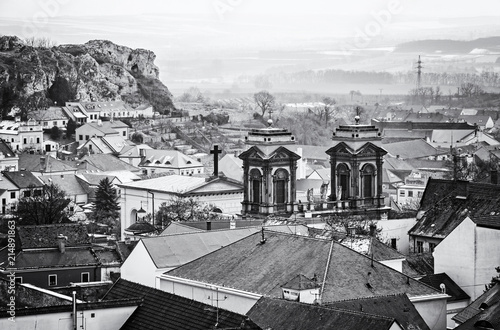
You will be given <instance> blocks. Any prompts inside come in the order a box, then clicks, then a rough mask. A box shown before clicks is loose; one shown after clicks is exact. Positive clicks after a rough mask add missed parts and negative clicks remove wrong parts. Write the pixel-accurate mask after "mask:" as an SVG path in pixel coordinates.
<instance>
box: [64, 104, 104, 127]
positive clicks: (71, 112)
mask: <svg viewBox="0 0 500 330" xmlns="http://www.w3.org/2000/svg"><path fill="white" fill-rule="evenodd" d="M61 109H62V111H64V113H65V114H66V116H67V117H68V118H69V119H71V120H73V121H74V122H75V123H77V124H78V125H84V124H85V123H86V122H87V120H90V118H89V117H92V119H94V115H93V114H92V115H91V116H90V115H89V114H88V113H87V111H86V110H85V109H84V108H83V107H82V106H81V105H80V104H79V103H77V102H66V103H65V105H64V106H63V107H61ZM88 118H89V119H88ZM97 119H99V118H98V114H96V117H95V121H97Z"/></svg>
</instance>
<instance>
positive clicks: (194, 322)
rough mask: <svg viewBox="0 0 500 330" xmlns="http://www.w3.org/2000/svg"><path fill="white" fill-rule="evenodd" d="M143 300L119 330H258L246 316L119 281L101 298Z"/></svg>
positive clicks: (122, 280)
mask: <svg viewBox="0 0 500 330" xmlns="http://www.w3.org/2000/svg"><path fill="white" fill-rule="evenodd" d="M134 297H137V298H142V299H143V303H142V304H141V306H139V308H137V309H136V310H135V312H134V313H133V314H132V315H131V316H130V317H129V318H128V320H127V321H126V322H125V324H124V325H123V326H122V327H121V329H123V330H149V329H178V330H182V329H186V330H197V329H199V330H207V329H212V328H214V326H215V324H216V322H217V320H218V326H217V328H218V329H235V330H237V329H255V330H258V329H261V328H260V327H258V326H256V325H255V324H254V323H253V322H252V321H251V320H248V318H247V317H246V316H245V315H240V314H236V313H234V312H230V311H227V310H224V309H218V310H216V309H215V308H214V307H212V306H209V305H206V304H203V303H200V302H197V301H194V300H190V299H187V298H184V297H181V296H176V295H173V294H170V293H168V292H164V291H161V290H156V289H153V288H150V287H147V286H144V285H141V284H137V283H133V282H129V281H126V280H124V279H119V280H118V281H117V282H116V283H115V284H114V285H113V287H112V288H111V289H110V290H109V292H108V293H107V294H106V296H105V297H104V301H106V300H109V299H129V298H134Z"/></svg>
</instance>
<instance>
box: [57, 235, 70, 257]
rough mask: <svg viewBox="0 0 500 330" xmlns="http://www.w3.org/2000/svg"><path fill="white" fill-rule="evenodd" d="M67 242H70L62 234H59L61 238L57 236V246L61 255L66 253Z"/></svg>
mask: <svg viewBox="0 0 500 330" xmlns="http://www.w3.org/2000/svg"><path fill="white" fill-rule="evenodd" d="M67 240H68V237H67V236H64V235H62V234H59V236H57V245H58V247H59V251H60V252H61V253H64V252H66V241H67Z"/></svg>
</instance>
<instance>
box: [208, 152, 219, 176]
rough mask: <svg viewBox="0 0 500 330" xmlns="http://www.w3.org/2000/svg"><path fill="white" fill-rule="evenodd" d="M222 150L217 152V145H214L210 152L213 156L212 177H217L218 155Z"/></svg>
mask: <svg viewBox="0 0 500 330" xmlns="http://www.w3.org/2000/svg"><path fill="white" fill-rule="evenodd" d="M220 153H222V150H219V146H218V145H214V150H210V154H213V155H214V176H216V177H217V176H219V154H220Z"/></svg>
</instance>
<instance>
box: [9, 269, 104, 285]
mask: <svg viewBox="0 0 500 330" xmlns="http://www.w3.org/2000/svg"><path fill="white" fill-rule="evenodd" d="M87 272H88V273H89V281H90V282H94V281H100V280H101V270H100V269H98V268H96V267H81V268H76V267H71V268H69V267H68V268H55V269H50V270H42V271H38V270H28V271H23V270H16V277H22V278H23V283H30V284H33V285H36V286H38V287H40V288H44V289H50V288H52V287H49V275H52V274H55V275H57V285H56V286H54V287H61V286H67V285H69V284H70V283H71V282H75V283H76V282H78V283H79V282H81V275H82V273H87Z"/></svg>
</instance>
